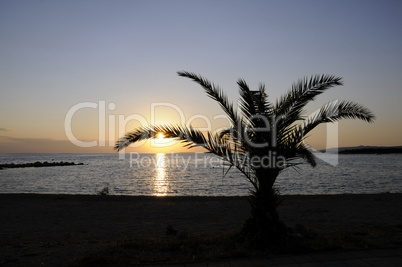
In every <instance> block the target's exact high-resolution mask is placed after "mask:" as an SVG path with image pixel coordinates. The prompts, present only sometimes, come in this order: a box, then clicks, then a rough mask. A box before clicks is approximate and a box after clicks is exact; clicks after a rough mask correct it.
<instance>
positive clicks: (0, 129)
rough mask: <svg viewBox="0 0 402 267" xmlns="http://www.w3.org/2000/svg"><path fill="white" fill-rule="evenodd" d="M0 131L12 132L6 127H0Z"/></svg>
mask: <svg viewBox="0 0 402 267" xmlns="http://www.w3.org/2000/svg"><path fill="white" fill-rule="evenodd" d="M0 132H12V130H11V129H8V128H0Z"/></svg>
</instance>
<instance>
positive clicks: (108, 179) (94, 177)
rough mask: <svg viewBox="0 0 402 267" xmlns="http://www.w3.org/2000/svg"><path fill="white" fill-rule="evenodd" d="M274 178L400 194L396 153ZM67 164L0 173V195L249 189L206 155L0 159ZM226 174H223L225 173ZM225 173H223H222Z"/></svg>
mask: <svg viewBox="0 0 402 267" xmlns="http://www.w3.org/2000/svg"><path fill="white" fill-rule="evenodd" d="M338 160H339V163H338V165H336V166H332V165H329V164H327V163H325V162H323V161H319V162H318V165H317V167H315V168H312V167H310V166H308V165H301V166H300V167H299V168H298V169H291V168H289V169H287V170H285V171H284V172H282V173H281V174H280V176H279V177H278V179H277V182H276V187H277V188H278V189H279V190H280V192H281V193H282V194H285V195H286V194H305V195H315V194H364V193H385V192H390V193H402V154H384V155H369V154H365V155H339V159H338ZM35 161H48V162H52V161H56V162H59V161H67V162H71V161H73V162H75V163H81V162H82V163H84V165H79V166H58V167H42V168H15V169H3V170H0V193H41V194H96V193H97V192H99V191H100V190H101V189H102V188H104V187H106V186H107V187H108V188H109V194H111V195H152V196H244V195H247V194H248V193H249V190H250V189H251V186H250V184H249V182H248V181H247V180H246V179H245V177H244V176H243V175H242V174H241V173H240V172H239V171H237V170H236V169H234V168H232V169H229V170H228V166H226V165H225V164H222V162H221V161H220V160H219V159H218V158H217V157H215V156H213V155H210V154H201V153H198V154H132V155H131V158H130V155H126V158H125V159H124V160H123V159H119V155H118V154H0V163H1V164H3V163H27V162H35ZM226 172H227V173H226ZM225 173H226V174H225Z"/></svg>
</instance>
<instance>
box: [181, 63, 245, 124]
mask: <svg viewBox="0 0 402 267" xmlns="http://www.w3.org/2000/svg"><path fill="white" fill-rule="evenodd" d="M177 74H178V75H179V76H181V77H186V78H190V79H192V80H193V81H195V82H196V83H198V84H199V85H201V86H202V88H204V90H205V92H206V93H207V95H208V96H209V97H210V98H212V99H213V100H215V101H217V102H218V103H219V105H220V106H221V107H222V109H223V111H224V112H225V113H226V114H227V115H228V116H229V118H230V120H231V121H232V123H233V125H236V123H237V121H238V116H237V114H236V112H235V109H234V107H233V104H232V103H230V102H229V100H228V98H227V96H226V95H225V94H224V93H223V91H222V90H221V89H220V88H219V87H218V86H216V85H214V84H213V83H211V82H210V81H208V80H207V79H205V78H204V77H202V76H200V75H197V74H195V73H192V72H187V71H180V72H177Z"/></svg>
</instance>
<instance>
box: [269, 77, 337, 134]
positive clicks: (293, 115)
mask: <svg viewBox="0 0 402 267" xmlns="http://www.w3.org/2000/svg"><path fill="white" fill-rule="evenodd" d="M336 85H343V82H342V78H340V77H336V76H333V75H325V74H323V75H314V76H312V77H310V78H309V79H308V78H307V77H305V78H304V79H302V80H299V81H298V82H296V83H294V84H293V85H292V88H291V90H290V91H289V92H288V93H287V94H286V95H284V96H282V97H281V98H280V99H279V100H278V101H277V102H276V105H275V107H274V111H275V116H276V117H277V118H281V119H280V120H279V122H280V123H279V124H280V127H279V129H281V130H286V128H287V127H289V126H290V125H292V124H293V123H295V122H296V121H298V120H301V119H302V117H301V114H302V113H303V112H304V110H303V109H304V107H305V106H306V105H307V103H308V102H310V101H312V100H314V99H315V97H316V96H318V95H319V94H322V93H323V92H324V91H326V90H328V89H329V88H331V87H334V86H336Z"/></svg>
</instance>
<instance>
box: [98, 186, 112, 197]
mask: <svg viewBox="0 0 402 267" xmlns="http://www.w3.org/2000/svg"><path fill="white" fill-rule="evenodd" d="M97 194H98V195H99V196H107V195H109V186H105V187H103V188H102V189H101V190H99V191H98V193H97Z"/></svg>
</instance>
